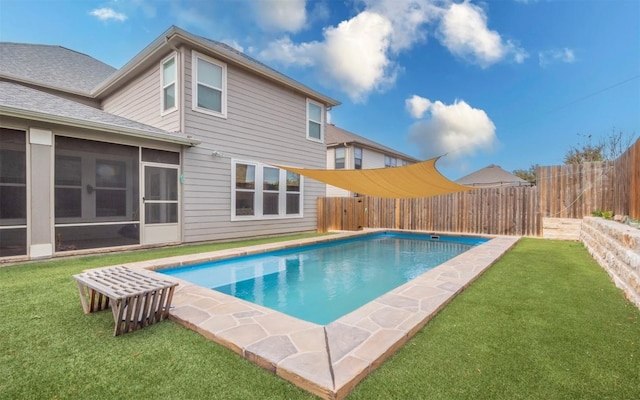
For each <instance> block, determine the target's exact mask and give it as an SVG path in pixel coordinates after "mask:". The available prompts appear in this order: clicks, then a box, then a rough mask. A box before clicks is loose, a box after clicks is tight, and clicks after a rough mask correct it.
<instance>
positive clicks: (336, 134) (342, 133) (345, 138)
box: [325, 124, 420, 162]
mask: <svg viewBox="0 0 640 400" xmlns="http://www.w3.org/2000/svg"><path fill="white" fill-rule="evenodd" d="M325 143H326V144H327V147H337V146H339V145H342V144H354V145H360V146H363V147H367V148H369V149H372V150H376V151H378V152H380V153H384V154H389V155H393V156H396V157H401V158H403V159H405V160H409V161H412V162H420V160H418V159H416V158H414V157H411V156H409V155H407V154H403V153H400V152H399V151H397V150H394V149H392V148H391V147H387V146H384V145H381V144H380V143H377V142H374V141H373V140H369V139H367V138H365V137H363V136H360V135H356V134H355V133H352V132H349V131H347V130H344V129H342V128H338V127H337V126H335V125H333V124H327V125H326V129H325Z"/></svg>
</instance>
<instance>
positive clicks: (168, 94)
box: [161, 55, 178, 114]
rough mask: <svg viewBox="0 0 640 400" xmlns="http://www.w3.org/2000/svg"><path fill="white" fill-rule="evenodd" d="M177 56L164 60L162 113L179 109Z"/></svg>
mask: <svg viewBox="0 0 640 400" xmlns="http://www.w3.org/2000/svg"><path fill="white" fill-rule="evenodd" d="M176 59H177V58H176V56H175V55H173V56H171V57H169V58H167V59H166V60H164V61H163V62H162V67H161V69H162V110H161V111H162V114H166V113H168V112H171V111H174V110H176V109H178V85H177V82H178V68H177V65H176Z"/></svg>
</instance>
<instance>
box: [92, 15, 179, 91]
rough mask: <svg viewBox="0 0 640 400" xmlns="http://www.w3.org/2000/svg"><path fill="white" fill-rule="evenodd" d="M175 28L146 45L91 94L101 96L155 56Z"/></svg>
mask: <svg viewBox="0 0 640 400" xmlns="http://www.w3.org/2000/svg"><path fill="white" fill-rule="evenodd" d="M174 30H175V27H174V26H172V27H171V28H169V29H168V30H166V31H165V32H164V33H163V34H162V35H160V36H159V37H158V38H156V40H154V41H153V42H151V43H149V44H148V45H147V47H145V48H144V49H143V50H142V51H141V52H140V53H138V54H137V55H136V56H135V57H133V58H132V59H131V60H130V61H129V62H128V63H126V64H125V65H124V66H123V67H122V68H120V69H119V70H117V71H116V72H115V73H114V74H113V75H111V76H110V77H109V78H107V79H106V80H105V81H104V82H102V83H101V84H100V85H98V86H97V87H96V88H94V89H93V90H92V91H91V95H92V96H93V97H95V98H98V97H100V95H102V94H103V93H104V92H106V91H108V90H109V89H111V88H112V87H113V86H115V85H117V84H118V83H119V82H120V81H122V80H123V79H126V78H127V76H128V75H129V73H130V72H131V71H133V70H135V69H136V68H137V67H138V66H139V65H140V64H143V63H144V62H145V61H146V60H148V59H149V58H151V57H153V55H154V54H155V53H156V52H157V51H158V50H159V49H161V48H162V47H163V46H164V45H165V43H166V39H165V38H166V37H167V36H168V35H170V34H171V33H172V31H174Z"/></svg>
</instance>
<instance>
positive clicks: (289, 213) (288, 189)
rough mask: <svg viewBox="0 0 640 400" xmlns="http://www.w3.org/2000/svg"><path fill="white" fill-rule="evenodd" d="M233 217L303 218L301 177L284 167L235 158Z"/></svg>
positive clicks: (234, 218) (252, 218)
mask: <svg viewBox="0 0 640 400" xmlns="http://www.w3.org/2000/svg"><path fill="white" fill-rule="evenodd" d="M231 172H232V173H231V183H232V190H231V197H232V199H231V200H232V201H231V202H232V204H233V207H232V209H231V220H232V221H240V220H255V219H274V218H295V217H302V209H301V198H302V177H301V176H300V175H299V174H296V173H293V172H289V171H286V170H283V169H279V168H275V167H271V166H268V165H263V164H259V163H254V162H245V161H237V160H233V161H232V165H231Z"/></svg>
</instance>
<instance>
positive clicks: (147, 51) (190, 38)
mask: <svg viewBox="0 0 640 400" xmlns="http://www.w3.org/2000/svg"><path fill="white" fill-rule="evenodd" d="M172 41H175V42H177V43H171V42H172ZM178 43H186V44H190V45H192V46H197V47H200V48H204V49H206V51H208V52H210V53H212V54H215V55H217V56H219V57H221V58H223V59H226V60H230V61H233V62H234V63H237V64H240V65H242V66H243V67H244V68H246V69H248V70H250V71H252V72H254V73H256V74H258V75H262V76H264V77H267V78H269V79H271V80H273V81H276V82H278V83H280V84H282V85H285V86H288V87H291V88H292V89H294V90H296V91H298V92H301V93H304V94H305V95H307V96H309V97H311V98H313V99H314V100H317V101H321V102H322V103H324V104H326V105H327V106H329V107H335V106H338V105H340V104H341V103H340V102H339V101H337V100H335V99H333V98H331V97H328V96H325V95H323V94H321V93H319V92H316V91H314V90H312V89H310V88H308V87H306V86H304V85H302V84H300V83H298V82H296V81H294V80H293V79H290V78H287V77H285V76H284V75H281V74H277V73H274V72H273V71H271V70H269V69H266V68H260V67H259V66H258V65H253V64H250V63H247V62H246V61H245V60H244V59H243V58H242V57H240V56H239V55H237V54H234V53H231V52H226V51H222V50H221V49H216V48H213V47H211V46H210V45H209V44H208V43H206V42H205V41H203V40H201V39H199V38H198V37H196V36H194V35H192V34H190V33H189V32H187V31H184V30H182V29H180V28H178V27H176V26H171V27H170V28H169V29H167V30H166V31H165V32H163V33H162V34H161V35H160V36H159V37H158V38H157V39H155V40H154V41H153V42H151V43H150V44H149V45H148V46H147V47H145V48H144V49H143V50H142V51H141V52H140V53H138V54H137V55H136V56H135V57H134V58H133V59H131V61H129V62H128V63H127V64H125V65H124V66H123V67H122V68H121V69H119V70H118V71H117V72H116V73H114V74H113V75H112V76H111V77H109V78H108V79H107V80H106V81H104V82H103V83H101V84H100V85H99V86H98V87H96V88H95V89H94V90H93V91H92V92H91V95H92V96H94V97H100V96H101V95H102V94H103V93H105V92H107V91H108V90H110V89H111V88H112V87H113V86H115V85H117V84H118V83H119V82H120V81H122V80H123V79H126V77H127V76H128V74H129V73H130V72H131V71H133V70H135V69H136V68H137V67H138V66H139V65H141V64H143V63H145V62H146V61H147V60H149V59H150V58H152V57H154V55H155V54H156V52H158V51H159V50H161V49H162V48H163V47H165V46H168V47H169V48H175V47H177V46H176V45H177V44H178Z"/></svg>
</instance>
